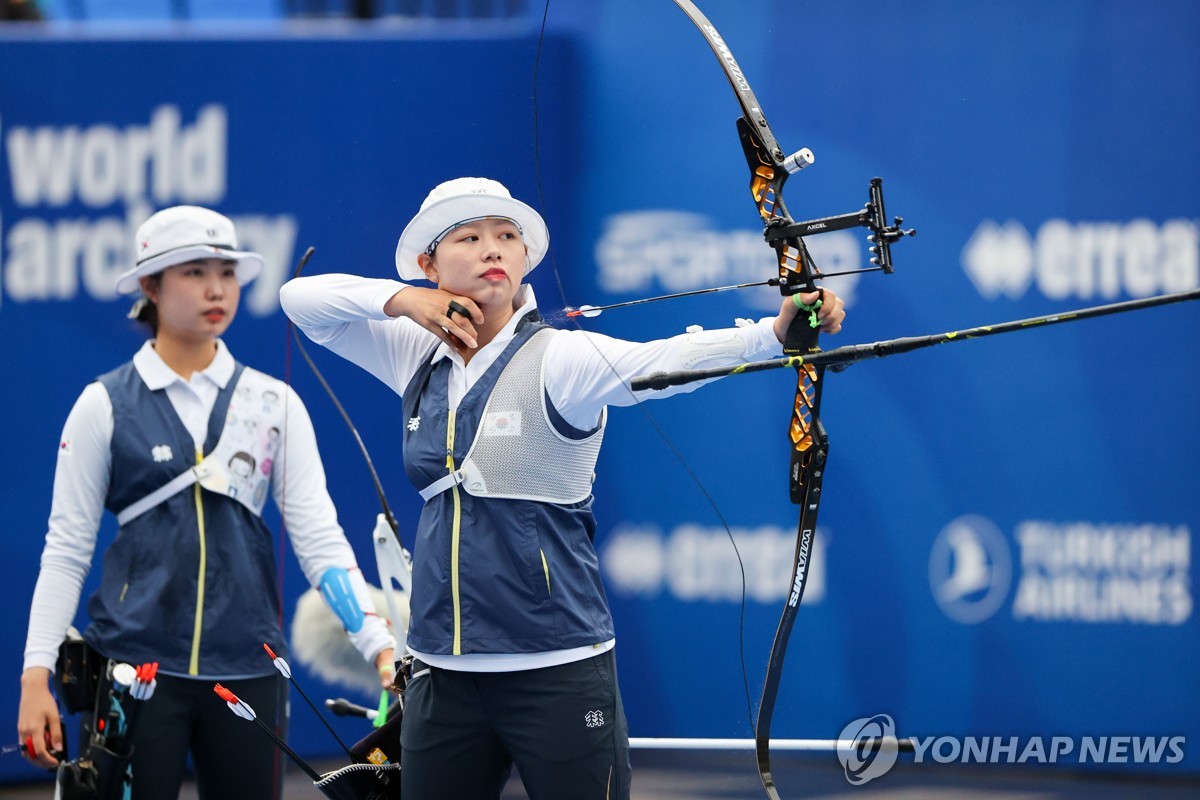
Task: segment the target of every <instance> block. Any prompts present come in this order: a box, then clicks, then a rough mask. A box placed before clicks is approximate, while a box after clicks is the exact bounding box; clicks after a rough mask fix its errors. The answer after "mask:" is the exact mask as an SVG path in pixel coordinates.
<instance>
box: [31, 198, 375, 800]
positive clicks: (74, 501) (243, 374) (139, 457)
mask: <svg viewBox="0 0 1200 800" xmlns="http://www.w3.org/2000/svg"><path fill="white" fill-rule="evenodd" d="M135 249H136V252H137V264H136V265H135V266H134V267H133V268H132V269H130V270H128V271H127V272H125V273H124V274H123V275H121V277H120V278H119V279H118V281H117V290H118V291H119V292H122V293H132V292H134V291H137V290H139V289H140V291H141V292H142V295H143V296H142V298H141V299H139V300H138V302H137V304H136V305H135V306H134V310H133V311H132V312H130V316H131V317H134V318H136V319H138V320H139V321H142V322H144V323H146V324H147V325H149V327H150V328H151V330H152V331H153V334H154V339H152V340H151V341H149V342H147V343H146V344H144V345H143V346H142V348H141V349H140V350H139V351H138V352H137V353H136V354H135V355H134V357H133V359H132V360H131V361H129V362H127V363H126V364H124V365H122V366H121V367H118V368H117V369H116V370H113V371H112V372H110V373H108V374H106V375H102V376H101V377H100V378H99V379H97V380H96V381H95V382H93V383H91V384H89V385H88V386H87V387H86V388H85V389H84V391H83V393H82V394H81V395H80V397H79V399H78V400H77V401H76V403H75V406H74V408H72V410H71V413H70V415H69V416H68V418H67V422H66V425H65V426H64V429H63V435H62V442H61V444H60V446H59V450H58V465H57V467H56V471H55V478H54V494H53V500H52V505H51V512H50V522H49V531H48V533H47V534H46V545H45V549H44V551H43V553H42V561H41V571H40V573H39V575H38V581H37V585H36V588H35V589H34V595H33V603H32V608H31V611H30V620H29V634H28V639H27V641H26V648H25V667H24V672H23V673H22V676H21V705H20V716H19V720H18V726H17V729H18V733H19V735H20V738H21V741H22V742H25V743H30V744H31V747H32V752H31V754H30V758H31V759H32V760H33V761H34V762H35V763H38V764H41V765H43V766H47V767H52V766H54V765H55V764H56V763H57V762H56V759H55V758H54V757H53V756H52V755H50V753H49V752H48V750H49V749H50V748H51V747H53V749H55V750H61V749H62V742H61V741H60V739H61V734H60V725H59V712H58V708H57V706H56V703H55V700H54V698H53V696H52V695H51V693H50V689H49V679H50V676H51V674H52V673H53V670H54V666H55V660H56V657H57V654H58V649H59V645H60V643H61V642H62V641H63V637H64V634H65V632H66V630H67V627H68V626H69V625H70V623H71V621H72V619H73V618H74V616H75V613H76V610H77V608H78V604H79V598H80V593H81V590H82V585H83V581H84V578H85V576H86V574H87V572H88V569H89V568H90V565H91V561H92V555H93V552H94V550H95V546H96V538H97V530H98V528H99V524H100V517H101V514H102V513H103V511H104V510H105V509H108V510H109V511H110V512H112V513H113V514H114V515H116V517H117V520H118V523H119V524H120V529H119V531H118V534H117V536H116V539H115V540H114V541H113V543H112V544H111V546H109V547H108V548H107V550H106V551H105V552H104V565H103V568H102V573H101V582H100V587H99V589H98V590H97V591H96V593H95V594H94V595H93V596H92V597H91V600H90V601H89V604H88V616H89V618H90V621H91V624H90V625H89V626H88V628H87V629H86V631H85V632H84V638H85V639H86V640H87V642H88V643H89V644H90V645H91V646H92V647H93V648H94V649H95V650H96V651H97V652H98V653H99V654H100V655H101V656H103V657H105V658H109V659H113V660H115V661H124V662H128V663H132V664H139V663H143V662H151V661H156V662H158V663H159V673H158V675H159V677H158V688H157V691H156V692H155V694H154V697H153V699H152V701H151V702H147V703H145V704H144V705H145V707H144V709H143V710H142V711H141V714H140V717H139V720H138V725H137V728H136V730H134V731H132V736H133V746H134V754H133V761H132V764H133V784H132V785H133V798H134V800H139V798H140V799H142V800H147V799H148V798H155V799H156V800H157V799H161V798H173V797H177V796H178V794H179V787H180V784H181V782H182V780H183V776H184V770H185V767H186V764H187V756H188V754H189V752H190V753H191V756H192V760H193V762H194V764H195V770H196V778H197V783H198V787H199V791H200V797H202V798H214V799H215V798H220V799H221V800H229V799H230V798H247V800H251V799H253V800H262V798H269V797H278V796H279V792H280V788H281V781H280V777H281V770H280V766H281V764H280V761H279V759H278V758H277V755H276V753H275V749H274V745H273V744H272V743H271V741H270V739H269V738H267V737H266V736H264V735H263V734H262V732H261V731H259V730H257V728H256V726H254V725H248V724H247V723H246V722H245V721H244V720H241V719H238V718H237V717H236V716H235V715H234V714H232V713H230V711H229V709H228V708H226V706H225V703H224V702H222V701H221V699H220V698H218V697H217V696H216V695H215V694H214V693H213V691H212V685H213V682H214V681H220V682H221V683H223V684H225V685H226V686H228V687H229V688H230V689H231V690H232V691H233V692H234V693H236V694H237V695H238V696H239V697H241V698H243V699H244V700H246V701H247V702H248V703H249V704H250V705H251V706H252V707H253V708H254V709H255V710H256V711H257V712H258V715H259V717H260V718H261V719H264V720H266V721H268V722H272V721H274V722H276V724H277V725H278V726H279V727H281V728H282V729H284V730H286V721H287V705H286V691H287V683H286V681H285V680H284V679H283V678H282V676H280V675H279V674H278V673H277V672H276V671H275V669H274V667H273V665H272V664H271V662H270V660H269V659H268V658H267V657H266V656H265V655H264V653H263V649H262V644H263V643H264V642H267V643H270V644H271V645H272V646H273V647H275V646H282V643H283V632H282V630H281V627H280V622H281V619H282V611H281V608H280V598H279V596H278V594H277V592H276V589H275V587H276V585H277V580H276V574H275V557H274V546H273V542H272V536H271V532H270V530H269V529H268V528H267V526H266V525H265V524H264V523H263V521H262V519H261V512H262V508H263V505H264V504H265V502H266V495H267V492H268V489H269V490H270V492H271V494H272V496H273V497H274V499H275V502H276V505H277V506H278V507H279V508H280V510H281V512H282V515H283V519H284V523H285V524H286V526H287V529H288V531H289V533H290V536H291V539H292V543H293V546H294V548H295V550H296V554H297V556H298V558H299V560H300V565H301V567H302V569H303V570H304V573H305V575H306V576H307V578H308V580H309V582H310V583H311V584H313V585H316V584H317V583H319V582H320V580H321V576H322V575H323V574H324V573H325V571H326V570H328V569H331V568H337V567H341V568H344V569H347V570H349V572H350V575H351V583H352V585H354V588H355V594H356V595H357V596H358V600H359V603H360V605H361V606H362V607H363V608H364V610H367V611H372V610H373V608H372V606H371V604H370V600H369V599H368V598H367V596H366V587H365V584H364V582H363V580H362V576H361V573H360V572H359V571H358V568H357V564H356V561H355V557H354V552H353V550H352V549H351V548H350V545H349V543H348V542H347V541H346V538H345V535H344V534H343V532H342V529H341V527H340V526H339V525H338V522H337V514H336V511H335V509H334V507H333V502H332V501H331V500H330V498H329V494H328V492H327V490H326V487H325V472H324V469H323V467H322V464H321V460H320V455H319V453H318V452H317V444H316V437H315V435H314V433H313V428H312V422H311V421H310V419H309V416H308V412H307V411H306V410H305V408H304V405H303V403H302V402H301V401H300V398H299V397H297V396H296V394H295V393H293V392H292V391H291V389H290V387H288V386H287V385H285V384H284V383H282V382H281V381H278V380H275V379H274V378H271V377H269V376H267V375H264V374H263V373H260V372H258V371H256V370H253V369H250V368H248V367H244V366H243V365H241V364H240V363H238V362H237V361H235V360H234V358H233V356H232V355H231V354H230V352H229V350H228V349H227V348H226V346H225V343H224V342H223V341H222V340H221V339H220V338H219V337H220V336H221V335H222V334H223V333H224V332H225V330H226V329H227V328H228V327H229V325H230V323H232V322H233V318H234V316H235V314H236V313H237V309H238V300H239V297H240V294H241V287H242V285H244V284H245V283H247V282H249V281H250V280H252V279H253V278H254V277H255V276H256V275H257V274H258V273H259V271H260V270H261V269H262V257H261V256H259V255H258V254H257V253H250V252H241V251H239V250H238V249H237V238H236V234H235V231H234V226H233V223H232V222H231V221H230V220H229V219H228V218H226V217H224V216H222V215H220V214H217V213H216V212H213V211H210V210H208V209H204V208H197V207H194V206H177V207H175V208H169V209H166V210H164V211H160V212H158V213H157V214H155V215H154V216H152V217H150V219H148V220H147V221H146V222H145V223H143V224H142V225H141V227H139V228H138V231H137V240H136V243H135ZM194 467H195V469H193V468H194ZM351 638H352V639H353V640H354V643H355V646H356V647H358V649H359V650H360V651H361V652H362V653H363V655H364V656H365V657H366V658H367V659H368V660H370V661H373V662H374V663H375V664H376V665H377V666H379V667H380V671H381V677H382V682H383V683H384V684H386V683H387V682H389V681H390V678H391V665H392V658H393V652H392V644H391V643H392V639H391V635H390V634H389V632H388V631H387V629H386V626H385V625H384V624H383V622H382V621H381V620H380V619H379V618H378V617H376V616H374V615H368V617H367V622H366V624H365V625H364V626H363V627H362V629H361V630H360V631H358V632H357V633H355V634H352V635H351Z"/></svg>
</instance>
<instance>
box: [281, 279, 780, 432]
mask: <svg viewBox="0 0 1200 800" xmlns="http://www.w3.org/2000/svg"><path fill="white" fill-rule="evenodd" d="M407 286H408V284H405V283H401V282H399V281H393V280H386V279H375V278H359V277H356V276H353V275H318V276H314V277H310V278H301V279H298V280H294V281H290V282H289V283H287V284H285V285H284V287H283V289H282V290H280V293H279V299H280V302H281V304H282V306H283V310H284V313H286V314H287V315H288V317H290V318H291V319H292V321H293V322H295V323H296V325H298V326H299V327H300V329H301V330H303V331H304V333H305V334H307V335H308V337H309V338H310V339H312V340H313V341H314V342H316V343H318V344H320V345H323V346H325V347H327V348H329V349H330V350H332V351H333V352H335V353H337V354H338V355H340V356H342V357H343V358H345V359H347V360H349V361H352V362H353V363H355V364H357V365H359V366H360V367H362V368H363V369H365V370H367V371H368V372H370V373H371V374H372V375H374V376H375V377H377V378H379V380H381V381H383V382H384V383H385V384H387V385H388V386H390V387H391V388H392V389H393V390H394V391H395V392H396V393H397V394H402V393H403V392H404V390H405V388H407V386H408V383H409V381H411V380H412V377H413V375H414V374H416V371H417V370H418V369H419V368H420V367H421V365H422V363H423V359H424V357H425V356H426V354H427V353H429V351H430V350H431V349H432V348H433V346H434V344H436V343H438V339H437V337H435V336H434V335H433V334H432V333H430V332H429V331H427V330H425V329H424V328H422V327H421V326H420V325H418V324H417V323H415V322H413V321H412V320H409V319H406V318H399V319H394V318H391V317H389V316H388V315H387V313H386V312H385V311H384V310H383V309H384V304H385V303H387V301H388V299H390V298H391V297H392V295H394V294H395V293H396V292H398V291H400V290H402V289H405V288H407ZM521 292H522V293H523V294H520V295H518V302H520V303H521V306H520V308H519V309H518V310H517V312H516V313H515V314H514V315H513V318H512V319H511V320H510V321H509V323H508V325H506V326H505V327H504V329H503V330H502V331H501V332H500V333H499V334H497V336H496V337H495V338H494V339H493V340H492V341H491V342H489V343H488V344H486V345H484V346H483V347H481V348H479V350H478V351H477V352H476V353H475V354H474V355H472V357H471V360H470V362H469V363H466V364H464V363H463V361H462V358H461V357H460V356H459V355H458V353H457V352H455V351H454V350H453V349H452V348H451V347H450V346H449V345H446V344H445V343H442V344H440V346H439V347H438V348H437V350H436V352H435V353H434V356H433V358H434V360H435V361H436V360H440V359H442V358H449V359H450V360H451V361H452V362H453V364H454V366H453V368H452V369H451V371H450V403H451V405H453V406H455V407H457V405H458V403H459V402H460V401H461V400H462V398H463V397H464V396H465V395H466V393H467V392H468V391H469V390H470V389H471V387H472V386H474V385H475V382H476V381H477V380H478V379H479V378H480V376H482V375H483V374H484V372H486V371H487V369H488V367H490V366H491V365H492V364H493V363H494V362H495V360H496V358H498V357H499V356H500V354H501V353H503V352H504V349H505V348H506V347H507V346H508V343H509V342H510V341H512V338H513V336H514V335H515V334H516V327H517V323H518V322H519V321H520V319H521V317H523V316H524V315H525V314H526V313H528V312H529V311H531V310H533V309H534V308H536V306H537V302H536V299H535V298H534V295H533V289H532V288H531V287H529V286H522V287H521ZM773 324H774V318H773V317H768V318H764V319H762V320H760V321H759V322H757V323H753V324H751V325H747V326H745V327H740V328H723V329H719V330H712V331H701V332H698V333H684V334H680V335H678V336H672V337H670V338H667V339H656V340H654V341H650V342H629V341H625V340H622V339H615V338H613V337H611V336H605V335H603V334H599V333H592V332H590V331H562V332H561V333H560V334H559V335H557V336H555V337H554V338H553V339H552V340H551V342H550V345H549V346H548V347H547V349H546V356H545V361H544V370H545V376H546V392H547V394H548V396H549V398H550V400H551V402H552V403H553V404H554V408H555V409H556V410H557V411H558V413H559V414H561V415H562V417H563V418H564V419H565V420H566V421H567V422H568V423H570V424H571V425H572V426H573V427H575V428H577V429H579V430H584V431H586V430H591V429H592V428H594V427H595V426H596V424H597V422H598V421H599V419H600V413H601V411H603V409H604V407H605V406H609V405H612V406H630V405H634V404H636V403H637V402H639V401H640V400H643V399H648V398H655V399H657V398H662V397H669V396H671V395H674V394H680V393H684V392H690V391H692V390H694V389H696V388H697V387H698V386H700V385H701V384H700V383H692V384H687V385H685V386H676V387H671V388H669V389H663V390H652V389H649V390H644V391H641V392H636V393H635V392H633V391H631V390H630V388H629V381H631V380H632V379H633V378H636V377H639V376H642V375H649V374H651V373H653V372H663V371H667V372H669V371H674V370H682V369H703V368H706V367H719V366H727V365H732V364H742V363H746V362H749V361H754V360H760V359H762V358H766V357H769V356H770V355H774V354H777V353H779V352H780V345H779V340H778V339H776V338H775V333H774V330H773V328H772V325H773Z"/></svg>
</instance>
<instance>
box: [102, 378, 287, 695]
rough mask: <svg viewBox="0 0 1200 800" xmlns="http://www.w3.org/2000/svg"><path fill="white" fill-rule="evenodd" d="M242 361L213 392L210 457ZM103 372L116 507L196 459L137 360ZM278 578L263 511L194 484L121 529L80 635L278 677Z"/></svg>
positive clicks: (165, 661)
mask: <svg viewBox="0 0 1200 800" xmlns="http://www.w3.org/2000/svg"><path fill="white" fill-rule="evenodd" d="M243 369H244V368H243V366H242V365H241V364H237V366H236V368H235V370H234V373H233V377H232V378H231V379H230V381H229V383H228V384H227V385H226V387H225V388H224V389H223V390H222V391H221V392H220V394H219V395H218V396H217V402H216V405H215V406H214V407H213V411H212V415H211V417H210V418H209V421H208V436H207V439H206V441H205V443H204V452H205V453H208V452H211V451H212V450H213V448H215V447H216V445H217V441H218V440H219V437H220V434H221V430H222V427H223V426H224V423H225V415H226V411H227V409H228V408H229V401H230V398H231V396H232V394H233V390H234V387H235V386H236V385H237V382H238V378H239V377H240V376H241V374H242V370H243ZM98 380H99V381H100V382H101V383H103V384H104V388H105V389H107V390H108V396H109V398H110V399H111V400H112V407H113V438H112V472H111V476H110V480H109V489H108V496H107V497H106V498H105V501H104V505H105V508H107V509H108V510H109V511H111V512H113V513H114V514H116V513H118V512H120V511H121V510H123V509H125V508H126V507H128V506H129V505H131V504H132V503H134V502H136V501H138V500H141V499H142V498H143V497H145V496H146V495H148V494H150V493H151V492H152V491H154V490H155V489H157V488H159V487H160V486H162V485H163V484H165V483H167V482H168V481H170V480H171V479H173V478H175V477H176V476H177V475H180V474H181V473H183V472H184V471H185V470H187V469H188V468H190V467H192V466H194V465H195V464H196V463H197V462H198V460H199V458H198V455H197V453H196V447H195V444H194V443H193V441H192V436H191V434H189V433H188V431H187V429H186V428H185V427H184V425H183V422H182V421H181V420H180V419H179V416H178V415H177V414H176V413H175V409H174V407H173V406H172V405H171V401H170V399H168V397H167V393H166V390H165V389H160V390H157V391H151V390H150V389H149V388H147V386H146V384H145V383H144V382H143V381H142V379H141V376H140V375H138V372H137V369H135V368H134V366H133V364H132V363H128V364H125V365H124V366H121V367H119V368H117V369H115V370H113V371H112V372H110V373H108V374H106V375H102V376H101V377H100V378H99V379H98ZM275 585H276V581H275V553H274V545H273V541H272V537H271V532H270V530H269V529H268V528H267V526H266V525H265V524H264V523H263V521H262V519H260V518H259V517H258V516H257V515H256V514H254V513H253V512H251V511H250V510H249V509H247V508H246V507H245V506H244V505H242V504H241V503H239V502H237V501H236V500H231V499H230V498H228V497H225V496H224V495H220V494H215V493H213V492H210V491H207V490H205V489H202V488H201V487H200V485H199V484H195V485H193V486H192V487H190V488H188V489H185V490H184V491H182V492H179V493H177V494H176V495H174V496H173V497H170V498H168V499H167V500H165V501H163V502H162V503H160V504H158V505H157V506H155V507H154V508H151V509H150V510H149V511H147V512H146V513H144V514H142V515H141V516H138V517H136V518H134V519H132V520H130V521H129V522H128V523H126V524H125V525H123V526H121V528H120V530H119V531H118V533H117V537H116V539H115V540H114V541H113V543H112V544H111V545H110V546H109V547H108V549H107V550H106V551H105V553H104V564H103V571H102V573H101V583H100V588H99V589H98V590H97V591H96V593H95V594H94V595H92V597H91V600H90V601H89V603H88V615H89V617H90V618H91V625H90V626H89V627H88V628H87V630H86V632H85V634H84V636H85V638H86V639H87V640H88V641H89V642H90V643H91V644H92V646H93V647H95V648H96V649H97V650H98V651H99V652H101V653H103V654H104V655H106V656H108V657H109V658H115V659H118V660H121V661H127V662H130V663H133V664H139V663H144V662H148V661H157V662H159V665H160V666H159V668H160V669H161V670H162V671H163V672H167V673H172V674H176V675H196V676H203V677H235V676H253V675H266V674H271V673H272V672H273V671H274V667H273V666H272V664H271V661H270V659H268V658H267V657H266V656H265V655H264V652H263V649H262V645H263V643H264V642H267V643H269V644H270V645H271V647H272V648H274V649H276V652H278V651H279V649H280V648H283V647H284V641H283V632H282V630H281V629H280V626H279V619H280V607H279V598H278V595H277V593H276V591H275ZM284 649H285V651H286V648H284Z"/></svg>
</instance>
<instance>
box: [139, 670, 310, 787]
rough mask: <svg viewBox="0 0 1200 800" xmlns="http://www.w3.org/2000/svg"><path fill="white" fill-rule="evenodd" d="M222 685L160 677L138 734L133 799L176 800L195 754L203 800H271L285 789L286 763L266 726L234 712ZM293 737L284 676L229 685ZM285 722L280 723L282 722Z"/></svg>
mask: <svg viewBox="0 0 1200 800" xmlns="http://www.w3.org/2000/svg"><path fill="white" fill-rule="evenodd" d="M214 683H215V681H210V680H192V679H188V678H174V677H171V676H169V675H159V676H158V688H157V689H155V691H154V696H153V697H152V698H151V699H150V700H149V701H148V702H146V703H145V705H144V706H143V708H142V709H141V712H140V715H139V716H138V720H137V727H136V728H135V730H134V731H133V746H134V753H133V800H176V798H178V797H179V787H180V785H181V784H182V782H183V777H184V772H185V769H186V766H187V757H188V753H189V752H190V753H191V756H192V762H193V765H194V766H195V771H196V788H197V789H198V790H199V795H200V798H201V800H270V798H277V799H278V798H279V797H280V796H281V791H282V789H283V758H284V756H283V755H282V754H281V753H279V752H278V751H277V750H276V748H275V743H274V742H272V741H271V738H270V737H269V736H267V734H266V733H264V732H263V731H262V730H260V729H259V727H258V725H257V724H255V723H254V722H251V721H250V720H245V719H242V718H241V717H238V716H237V715H236V714H234V713H233V712H232V711H230V710H229V706H227V705H226V704H225V701H224V700H222V699H221V698H220V697H218V696H217V695H216V693H215V692H213V684H214ZM221 685H222V686H225V687H226V688H228V689H229V690H230V691H232V692H233V693H234V694H236V695H237V696H238V697H239V698H241V699H242V700H245V701H246V702H247V703H249V704H250V707H251V708H253V709H254V711H255V713H256V714H257V715H258V718H259V719H261V720H262V721H263V722H265V723H267V724H268V725H271V726H273V727H275V728H276V733H278V734H279V736H280V738H284V739H286V738H287V681H286V680H284V678H283V676H281V675H270V676H267V677H263V678H249V679H245V680H232V681H221ZM277 718H278V721H277Z"/></svg>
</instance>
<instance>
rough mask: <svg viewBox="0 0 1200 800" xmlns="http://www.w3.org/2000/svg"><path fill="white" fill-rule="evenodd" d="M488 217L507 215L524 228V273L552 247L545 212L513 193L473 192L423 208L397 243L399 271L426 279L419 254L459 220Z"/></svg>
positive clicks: (411, 278)
mask: <svg viewBox="0 0 1200 800" xmlns="http://www.w3.org/2000/svg"><path fill="white" fill-rule="evenodd" d="M486 217H506V218H508V219H511V220H513V221H514V222H516V223H517V225H518V226H520V228H521V238H522V239H523V240H524V242H525V247H526V248H527V249H528V251H529V257H528V259H526V261H525V273H526V274H528V273H529V271H530V270H531V269H533V268H534V267H536V266H537V265H538V264H540V263H541V261H542V259H543V258H545V257H546V251H547V250H548V249H549V248H550V232H549V231H548V230H547V229H546V221H545V220H543V219H542V215H541V214H539V213H538V212H536V211H534V210H533V209H532V208H530V207H529V206H528V205H526V204H525V203H522V202H521V201H520V200H516V199H514V198H511V197H501V196H498V195H494V194H491V195H488V194H472V195H458V196H456V197H447V198H446V199H445V200H439V201H437V202H436V203H431V204H430V205H428V206H427V207H425V208H423V209H421V211H419V212H418V213H417V215H416V216H415V217H413V218H412V222H409V223H408V225H407V226H405V228H404V232H403V233H401V234H400V241H399V242H397V244H396V272H398V273H399V274H400V277H401V278H402V279H404V280H406V281H418V280H424V279H425V273H424V271H422V269H421V267H420V266H419V265H418V264H417V256H419V255H421V254H422V253H424V252H425V249H426V248H427V247H429V245H430V244H431V243H432V242H433V240H434V239H436V238H437V237H438V236H441V235H442V234H443V233H445V232H446V231H447V230H448V229H450V228H452V227H453V226H454V225H456V224H457V223H459V222H463V221H465V220H469V219H483V218H486Z"/></svg>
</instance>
